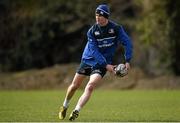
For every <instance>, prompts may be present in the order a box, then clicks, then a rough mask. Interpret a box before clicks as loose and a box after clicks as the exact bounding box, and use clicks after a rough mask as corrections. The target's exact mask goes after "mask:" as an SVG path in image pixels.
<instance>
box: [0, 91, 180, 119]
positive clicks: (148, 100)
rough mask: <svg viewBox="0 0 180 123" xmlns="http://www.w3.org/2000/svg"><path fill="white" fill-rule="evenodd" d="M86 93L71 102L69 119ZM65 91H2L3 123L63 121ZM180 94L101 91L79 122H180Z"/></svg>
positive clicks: (95, 95)
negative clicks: (61, 108)
mask: <svg viewBox="0 0 180 123" xmlns="http://www.w3.org/2000/svg"><path fill="white" fill-rule="evenodd" d="M81 93H82V91H78V92H77V93H76V94H75V96H74V98H73V99H72V101H71V104H70V107H69V109H68V112H67V117H66V118H65V119H64V120H63V121H65V122H66V121H68V116H69V114H70V112H71V111H72V109H73V108H74V107H75V104H76V102H77V100H78V97H79V96H80V94H81ZM64 96H65V90H63V91H62V90H61V91H0V121H17V122H18V121H28V122H33V121H38V122H39V121H49V122H51V121H55V122H58V121H60V120H59V119H58V110H59V106H60V105H61V104H62V102H63V99H64ZM179 97H180V91H171V90H161V91H137V90H133V91H117V90H116V91H114V90H108V91H107V90H106V91H104V90H97V91H95V92H94V94H93V95H92V98H91V99H90V101H89V102H88V103H87V105H86V106H85V107H84V108H83V109H82V110H81V112H80V116H79V117H78V119H77V121H79V122H82V121H112V122H117V121H122V122H123V121H180V106H179V104H180V98H179Z"/></svg>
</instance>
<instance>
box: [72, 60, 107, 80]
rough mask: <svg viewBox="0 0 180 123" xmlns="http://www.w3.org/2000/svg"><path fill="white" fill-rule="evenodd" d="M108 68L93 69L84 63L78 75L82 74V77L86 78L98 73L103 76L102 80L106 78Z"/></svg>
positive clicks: (78, 70)
mask: <svg viewBox="0 0 180 123" xmlns="http://www.w3.org/2000/svg"><path fill="white" fill-rule="evenodd" d="M106 71H107V70H106V68H102V67H100V68H93V67H92V66H90V65H87V64H85V63H83V62H81V64H80V65H79V68H78V69H77V71H76V72H77V73H79V74H82V75H86V76H90V75H92V74H95V73H98V74H100V75H101V76H102V78H103V77H104V75H105V74H106Z"/></svg>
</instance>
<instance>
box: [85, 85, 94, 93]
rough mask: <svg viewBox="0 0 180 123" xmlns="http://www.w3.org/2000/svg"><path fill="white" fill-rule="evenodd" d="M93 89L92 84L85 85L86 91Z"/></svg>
mask: <svg viewBox="0 0 180 123" xmlns="http://www.w3.org/2000/svg"><path fill="white" fill-rule="evenodd" d="M93 89H94V86H93V85H92V84H88V85H87V86H86V90H87V91H90V92H92V91H93Z"/></svg>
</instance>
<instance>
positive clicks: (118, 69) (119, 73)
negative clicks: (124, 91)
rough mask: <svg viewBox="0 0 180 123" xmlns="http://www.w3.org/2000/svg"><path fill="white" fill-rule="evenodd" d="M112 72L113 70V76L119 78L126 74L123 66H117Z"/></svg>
mask: <svg viewBox="0 0 180 123" xmlns="http://www.w3.org/2000/svg"><path fill="white" fill-rule="evenodd" d="M114 70H115V74H116V75H117V76H119V77H123V76H126V75H127V74H128V71H127V70H126V66H125V64H118V65H117V66H116V67H115V69H114Z"/></svg>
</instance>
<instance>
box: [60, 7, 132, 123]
mask: <svg viewBox="0 0 180 123" xmlns="http://www.w3.org/2000/svg"><path fill="white" fill-rule="evenodd" d="M109 15H110V11H109V7H108V6H107V5H106V4H101V5H99V6H98V7H97V8H96V11H95V16H96V23H95V24H94V25H93V26H92V27H91V28H90V29H89V31H88V32H87V37H88V42H87V44H86V47H85V49H84V52H83V55H82V58H81V63H80V65H79V68H78V69H77V72H76V74H75V76H74V79H73V81H72V83H71V84H70V86H69V87H68V89H67V93H66V97H65V99H64V103H63V106H62V107H61V109H60V112H59V118H60V119H64V118H65V116H66V111H67V109H68V106H69V102H70V99H71V98H72V96H73V95H74V93H75V91H76V90H77V89H78V88H79V87H80V85H81V83H82V81H83V80H84V78H85V77H86V76H89V81H88V83H87V85H86V87H85V90H84V92H83V94H82V96H81V97H80V98H79V101H78V103H77V105H76V107H75V109H74V110H73V111H72V113H71V114H70V117H69V120H70V121H72V120H75V119H76V118H77V117H78V115H79V112H80V110H81V109H82V107H83V106H84V105H85V104H86V103H87V102H88V100H89V98H90V96H91V94H92V92H93V89H94V88H95V86H96V85H97V84H98V82H99V81H100V80H101V79H102V78H103V76H104V75H105V74H106V71H109V72H110V73H113V74H115V71H114V67H115V66H114V65H112V59H113V56H114V54H115V50H116V48H117V46H118V45H119V44H122V45H124V48H125V60H126V63H125V66H126V69H127V70H129V69H130V63H129V62H130V60H131V57H132V43H131V40H130V38H129V37H128V35H127V34H126V32H125V31H124V29H123V27H122V26H119V25H118V24H116V23H115V22H113V21H111V20H109V19H108V18H109Z"/></svg>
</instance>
